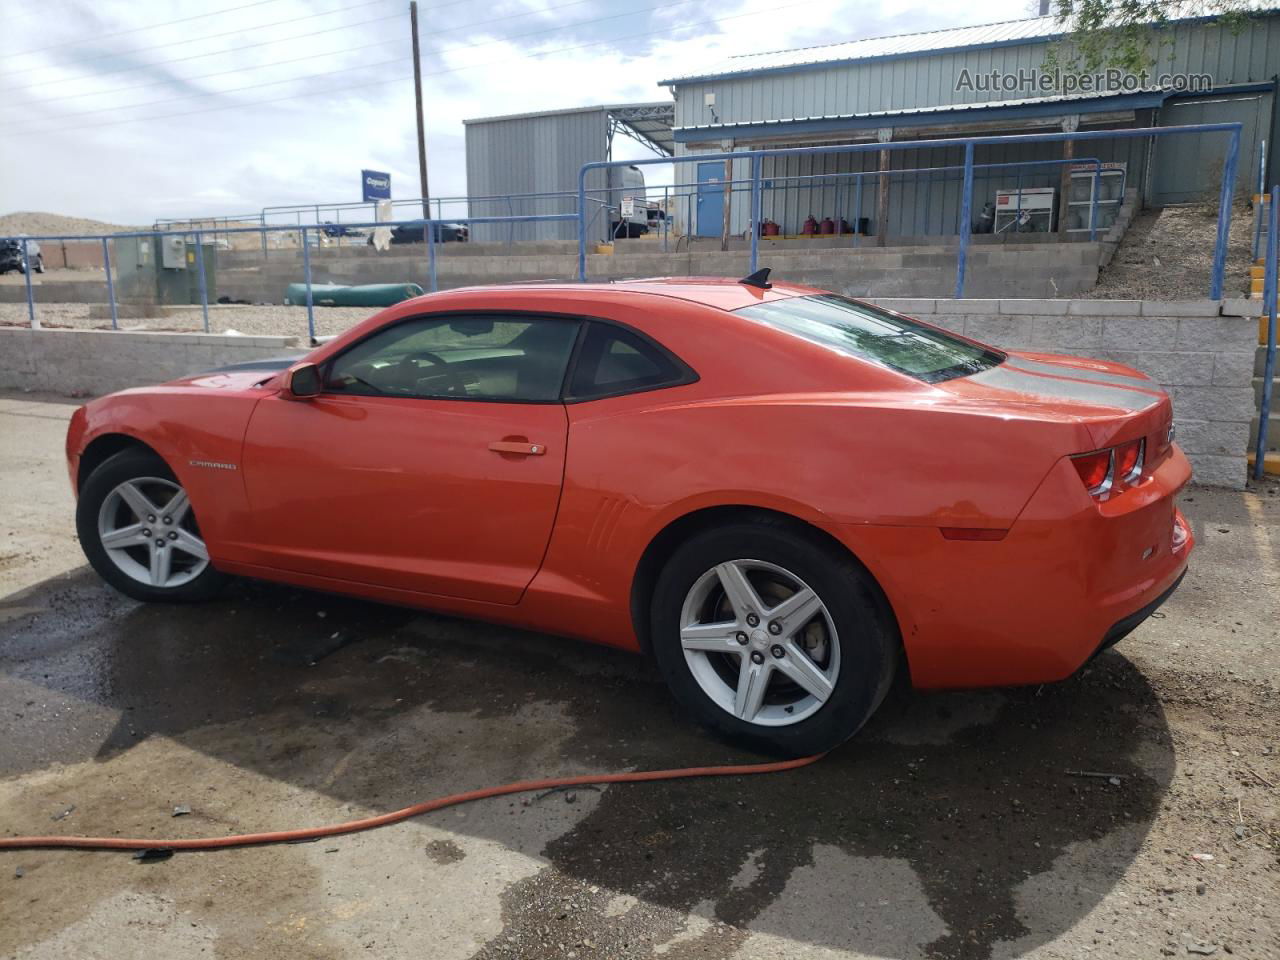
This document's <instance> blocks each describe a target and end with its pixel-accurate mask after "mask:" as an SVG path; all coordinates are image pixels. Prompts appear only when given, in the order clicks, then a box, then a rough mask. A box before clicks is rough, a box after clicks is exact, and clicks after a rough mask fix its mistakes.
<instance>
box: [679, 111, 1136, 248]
mask: <svg viewBox="0 0 1280 960" xmlns="http://www.w3.org/2000/svg"><path fill="white" fill-rule="evenodd" d="M1147 122H1149V119H1144V120H1143V121H1141V123H1143V124H1145V123H1147ZM1126 126H1127V124H1126ZM741 149H748V147H747V146H743V147H742V148H741ZM1145 151H1146V146H1145V144H1144V143H1143V142H1142V141H1141V140H1116V141H1111V142H1107V141H1101V142H1091V143H1088V144H1080V145H1078V147H1077V150H1076V157H1077V158H1085V157H1090V158H1097V159H1098V160H1101V161H1103V162H1113V161H1122V162H1124V163H1125V164H1126V165H1127V169H1128V170H1129V171H1130V172H1131V174H1132V175H1133V176H1134V177H1136V174H1137V171H1139V170H1140V169H1141V165H1142V162H1143V156H1144V153H1145ZM684 155H687V156H688V157H689V158H690V159H691V160H696V158H697V156H698V153H697V152H689V153H687V154H684ZM1061 157H1062V145H1061V144H1057V143H1026V144H1011V145H1008V146H986V147H979V148H978V149H977V150H975V152H974V163H975V164H977V165H981V164H986V163H1017V162H1026V161H1038V160H1059V159H1061ZM879 163H880V158H879V153H878V151H875V150H870V151H865V152H859V153H826V154H799V155H796V156H783V157H766V158H765V159H764V161H763V168H762V177H763V179H764V181H765V185H764V191H763V196H762V216H763V217H764V218H766V219H769V220H773V221H774V222H775V223H777V224H778V225H779V226H780V227H781V228H782V233H784V234H797V233H800V231H801V226H802V225H803V223H804V221H805V219H806V218H807V217H808V216H809V215H810V214H812V215H813V216H814V218H815V219H817V220H819V221H821V220H822V219H823V217H831V219H832V220H838V219H839V218H841V217H843V218H844V219H845V220H846V221H848V223H849V224H850V225H852V224H853V223H854V222H855V218H856V217H857V216H859V215H860V216H862V217H865V218H866V219H867V220H868V221H869V226H870V232H871V233H873V234H875V233H879V232H881V231H880V230H879V226H878V224H876V222H875V220H876V212H877V209H876V207H877V205H876V191H877V189H878V187H879V181H880V177H879V176H878V175H877V173H873V172H872V171H878V169H879ZM963 163H964V151H963V150H962V149H961V148H959V147H940V148H937V149H912V150H893V151H890V154H889V164H890V169H891V170H901V171H912V170H920V169H922V168H937V167H960V166H961V165H962V164H963ZM681 166H682V167H685V166H687V167H688V171H687V172H686V175H685V176H686V179H684V180H682V181H681V182H684V183H688V182H691V181H692V180H693V178H694V174H693V170H694V169H695V167H696V164H694V163H690V164H687V165H686V164H681ZM734 166H735V167H736V174H735V175H736V176H737V177H739V178H742V179H745V178H748V177H749V176H750V175H751V172H750V166H749V163H748V162H747V161H745V160H739V161H736V162H735V164H734ZM1061 169H1062V167H1061V165H1060V164H1059V165H1048V164H1046V165H1045V166H1036V167H1023V168H1020V169H1013V170H982V169H977V170H975V173H974V190H973V211H974V216H975V217H976V216H977V214H978V212H979V211H980V210H981V209H982V205H983V204H984V203H987V202H988V201H992V202H993V201H994V199H995V194H996V191H997V190H1004V189H1011V188H1015V187H1017V186H1018V184H1019V183H1021V184H1022V186H1024V187H1049V186H1058V185H1059V182H1060V177H1061ZM858 172H862V173H864V174H865V175H864V176H862V177H859V178H856V179H855V178H854V177H852V176H850V174H852V173H858ZM802 177H815V178H816V179H808V180H804V179H796V178H802ZM859 179H860V180H861V181H862V186H861V203H860V204H859V200H858V196H859V188H858V186H857V180H859ZM961 183H962V171H961V170H958V169H956V170H939V171H935V172H926V173H900V174H897V175H892V174H891V175H890V176H889V178H888V184H889V223H888V234H887V235H888V236H891V237H901V236H936V235H946V234H955V233H956V230H957V227H958V223H959V214H960V193H961ZM1130 185H1131V186H1132V185H1136V180H1134V181H1131V183H1130ZM694 192H695V191H694V190H692V189H690V190H685V191H682V193H684V194H685V196H684V197H682V199H681V202H680V203H678V204H676V205H675V209H674V213H675V219H676V224H677V227H678V228H679V229H680V230H681V231H682V232H683V231H684V229H685V226H684V225H685V223H686V218H687V217H688V214H689V211H690V206H691V204H692V203H693V202H694V196H693V194H694ZM859 208H860V209H859ZM749 220H750V196H749V194H748V193H747V192H746V189H745V184H743V185H740V187H739V191H738V192H735V193H734V195H733V210H732V218H731V224H730V230H731V232H733V233H742V232H743V231H745V230H747V229H748V226H747V225H748V222H749Z"/></svg>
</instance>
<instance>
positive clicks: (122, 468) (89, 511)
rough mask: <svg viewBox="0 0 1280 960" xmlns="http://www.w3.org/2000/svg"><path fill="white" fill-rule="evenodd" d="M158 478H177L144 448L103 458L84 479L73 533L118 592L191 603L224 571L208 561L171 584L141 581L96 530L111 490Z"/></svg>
mask: <svg viewBox="0 0 1280 960" xmlns="http://www.w3.org/2000/svg"><path fill="white" fill-rule="evenodd" d="M147 477H151V478H158V479H162V480H167V481H169V482H171V483H174V484H176V483H177V478H176V477H175V476H174V475H173V471H171V470H170V469H169V467H168V465H167V464H166V463H165V462H164V461H163V460H162V459H160V458H159V457H158V456H156V455H155V454H154V453H151V452H150V451H147V450H142V449H137V448H134V449H130V450H123V451H121V452H120V453H117V454H115V455H114V456H112V457H110V458H108V459H107V460H105V461H103V462H102V463H101V464H100V465H99V466H98V467H97V468H96V469H95V470H94V471H93V473H91V474H90V475H89V477H88V479H87V480H85V482H84V484H83V486H82V488H81V490H80V498H79V501H78V502H77V504H76V533H77V534H78V535H79V537H80V548H81V549H82V550H83V551H84V555H85V557H86V558H87V559H88V561H89V564H90V565H91V566H92V567H93V569H94V570H96V571H97V572H98V575H99V576H100V577H102V579H103V580H105V581H107V583H109V584H111V586H113V587H115V588H116V589H117V590H119V591H120V592H121V593H123V594H126V595H127V596H130V597H133V598H134V599H135V600H143V601H147V602H151V603H156V602H159V603H193V602H197V601H201V600H208V599H209V598H211V597H213V596H214V595H216V594H217V592H218V591H219V590H220V589H221V588H222V586H223V584H224V583H225V582H226V579H227V577H226V575H225V574H222V573H219V572H218V571H217V570H215V569H214V568H213V564H212V563H209V564H207V565H206V566H205V567H204V569H203V571H201V572H200V573H199V574H197V575H196V576H195V577H193V578H192V579H190V580H188V581H187V582H185V583H182V584H180V585H177V586H172V587H163V586H153V585H151V584H146V583H142V582H141V581H139V580H136V579H134V578H133V577H131V576H129V574H127V573H125V572H124V571H123V570H122V569H121V568H120V567H119V566H117V565H116V563H115V561H113V560H112V559H111V557H110V556H108V554H107V550H106V548H105V547H104V546H103V545H102V540H101V538H100V535H99V533H98V518H99V514H100V512H101V511H102V506H103V503H104V501H105V500H106V499H107V497H108V496H109V495H110V494H111V492H112V491H113V490H115V489H116V488H117V487H119V486H120V484H122V483H124V482H125V481H128V480H137V479H140V478H147Z"/></svg>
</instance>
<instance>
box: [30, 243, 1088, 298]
mask: <svg viewBox="0 0 1280 960" xmlns="http://www.w3.org/2000/svg"><path fill="white" fill-rule="evenodd" d="M814 243H815V244H825V241H821V240H820V241H814ZM477 249H479V247H478V245H477V247H471V245H469V244H445V245H442V246H441V247H440V248H439V255H438V257H437V259H436V276H437V278H438V280H439V283H440V287H441V289H445V290H448V289H452V288H455V287H467V286H474V285H477V284H490V283H512V282H518V281H530V280H562V281H571V280H573V279H575V278H576V276H577V270H578V258H577V254H576V251H569V250H561V251H556V250H555V249H551V250H548V251H544V252H538V253H530V252H528V250H527V247H526V245H517V246H514V247H511V248H510V249H507V248H503V247H501V246H496V245H489V246H488V247H487V250H488V254H487V255H479V254H477V253H476V252H475V251H476V250H477ZM956 249H957V248H956V244H955V243H954V242H952V243H935V244H933V245H919V246H908V247H897V248H895V247H870V246H867V247H861V248H856V249H855V248H853V247H850V246H848V242H847V239H846V241H845V243H844V244H843V245H841V246H838V247H836V246H830V245H822V246H817V245H815V246H812V247H809V248H803V247H800V248H797V247H774V246H771V245H770V244H767V243H766V244H763V245H762V246H761V250H760V265H761V266H765V267H771V268H772V269H773V270H774V272H775V275H776V276H780V277H785V278H786V279H787V280H789V281H792V282H797V283H807V284H812V285H813V286H817V287H822V288H824V289H827V290H836V291H839V292H842V293H847V294H849V295H851V296H860V297H864V296H881V297H891V296H904V295H906V294H912V295H914V296H949V295H950V294H951V293H953V292H954V290H955V277H956ZM1103 250H1104V245H1103V244H1101V243H1087V242H1080V243H1062V244H1047V243H1028V244H1016V245H1015V244H1007V245H1006V244H989V245H975V246H974V247H973V248H972V249H971V250H970V252H969V264H968V269H967V272H966V285H965V293H966V294H967V295H969V296H975V297H999V296H1013V295H1019V296H1044V297H1055V296H1070V295H1072V294H1077V293H1082V292H1084V291H1087V290H1089V289H1091V288H1092V287H1093V286H1094V285H1095V284H1096V283H1097V279H1098V262H1099V259H1100V257H1101V255H1102V252H1103ZM587 261H588V262H587V276H588V277H590V278H591V279H592V280H613V279H619V278H625V277H672V276H676V277H678V276H721V277H740V276H745V275H746V274H747V273H748V272H749V271H750V256H749V254H748V252H747V251H746V250H745V249H742V250H730V251H727V252H721V251H720V250H717V249H709V248H708V246H707V245H695V246H694V247H693V249H692V250H688V249H681V250H680V251H678V252H677V251H672V252H668V253H663V252H662V251H661V249H660V248H658V246H657V244H656V243H652V242H645V243H643V244H641V243H638V242H637V243H620V244H618V245H617V249H616V251H615V253H614V254H612V255H601V254H593V255H591V256H589V257H588V258H587ZM311 269H312V279H313V281H314V282H315V283H343V284H363V283H407V282H414V283H420V284H422V285H423V286H424V287H425V286H426V285H427V283H428V279H427V277H428V274H427V261H426V251H425V249H424V248H423V247H421V246H420V245H414V246H400V247H393V248H392V249H391V250H389V251H387V252H385V253H376V252H374V251H371V250H370V249H368V248H358V247H357V248H335V249H330V250H326V251H320V252H318V253H317V254H316V255H315V256H314V257H313V258H312V262H311ZM301 279H302V263H301V258H300V256H299V254H298V253H297V252H295V251H279V252H277V251H272V252H271V254H270V256H268V257H267V258H266V259H265V260H264V259H262V258H260V257H259V258H257V259H256V260H255V259H253V257H252V256H251V255H250V254H246V253H237V254H235V259H234V260H232V259H231V258H230V257H223V258H222V259H221V260H220V262H219V273H218V292H219V293H222V294H225V295H227V296H230V297H232V298H233V299H236V300H247V301H249V302H251V303H279V302H281V298H282V297H283V296H284V290H285V287H286V286H287V285H288V284H290V283H294V282H298V281H301ZM37 296H39V293H38V292H37Z"/></svg>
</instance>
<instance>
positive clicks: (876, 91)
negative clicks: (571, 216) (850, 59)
mask: <svg viewBox="0 0 1280 960" xmlns="http://www.w3.org/2000/svg"><path fill="white" fill-rule="evenodd" d="M1170 34H1171V37H1172V40H1171V42H1169V43H1164V44H1157V45H1155V46H1154V47H1153V52H1154V53H1155V54H1156V66H1155V68H1154V69H1153V71H1152V74H1153V76H1154V75H1158V74H1161V73H1208V74H1211V75H1212V76H1213V77H1214V79H1215V83H1216V84H1217V85H1219V86H1224V85H1228V84H1236V83H1261V82H1265V81H1268V80H1271V79H1273V78H1274V77H1275V76H1276V75H1277V74H1278V73H1280V16H1271V17H1265V18H1262V19H1259V20H1257V21H1254V22H1252V23H1251V24H1250V25H1249V26H1248V27H1246V28H1245V29H1244V30H1242V31H1241V32H1240V33H1233V32H1232V31H1231V29H1230V28H1229V27H1222V26H1216V25H1213V24H1184V25H1181V26H1178V27H1176V28H1173V29H1172V31H1170ZM1046 49H1047V46H1046V44H1044V43H1026V44H1017V45H1011V46H1005V47H994V48H986V49H977V50H964V51H960V52H956V53H944V54H935V55H932V56H910V57H900V58H897V59H892V58H885V59H882V60H874V61H868V62H863V63H854V64H845V65H833V66H830V67H825V68H806V69H803V70H796V71H794V72H790V73H783V72H774V73H766V74H758V75H755V76H747V77H740V78H733V77H725V78H720V79H716V80H709V81H702V82H695V83H690V84H687V85H684V84H682V85H680V86H679V87H678V95H677V97H676V119H675V125H676V127H677V128H679V127H701V126H706V125H709V124H712V123H716V122H719V123H747V122H763V121H769V120H787V119H797V118H808V117H824V116H847V115H849V114H855V113H869V112H874V111H877V110H905V109H910V108H912V107H937V106H946V105H948V104H960V103H982V102H986V101H990V100H1010V99H1017V98H1018V97H1020V96H1035V95H1037V94H1034V93H1032V92H1027V93H1009V92H1001V91H995V92H986V91H977V90H964V91H957V90H956V81H957V78H958V77H959V76H960V75H961V71H962V70H964V69H968V70H969V71H970V73H971V74H974V75H977V74H981V73H990V72H991V71H992V70H998V71H1001V72H1004V73H1012V72H1015V71H1017V70H1019V69H1025V70H1034V69H1036V68H1038V67H1039V66H1040V65H1041V64H1042V63H1043V61H1044V54H1045V50H1046ZM708 93H714V94H715V104H714V107H711V106H708V105H707V104H706V103H705V95H706V94H708ZM717 118H718V120H717Z"/></svg>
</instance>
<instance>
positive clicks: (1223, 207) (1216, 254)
mask: <svg viewBox="0 0 1280 960" xmlns="http://www.w3.org/2000/svg"><path fill="white" fill-rule="evenodd" d="M1169 129H1172V128H1169ZM1240 130H1241V126H1240V124H1236V125H1235V129H1234V130H1232V131H1231V138H1230V140H1229V141H1228V143H1227V159H1226V161H1225V163H1224V164H1223V167H1222V189H1221V190H1220V191H1219V195H1218V239H1217V243H1216V244H1215V245H1214V248H1213V277H1212V279H1211V280H1210V281H1209V299H1210V300H1221V299H1222V279H1223V274H1224V273H1225V272H1226V268H1227V235H1228V234H1229V232H1230V230H1231V201H1232V200H1233V199H1235V194H1236V166H1237V165H1238V164H1239V162H1240Z"/></svg>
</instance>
